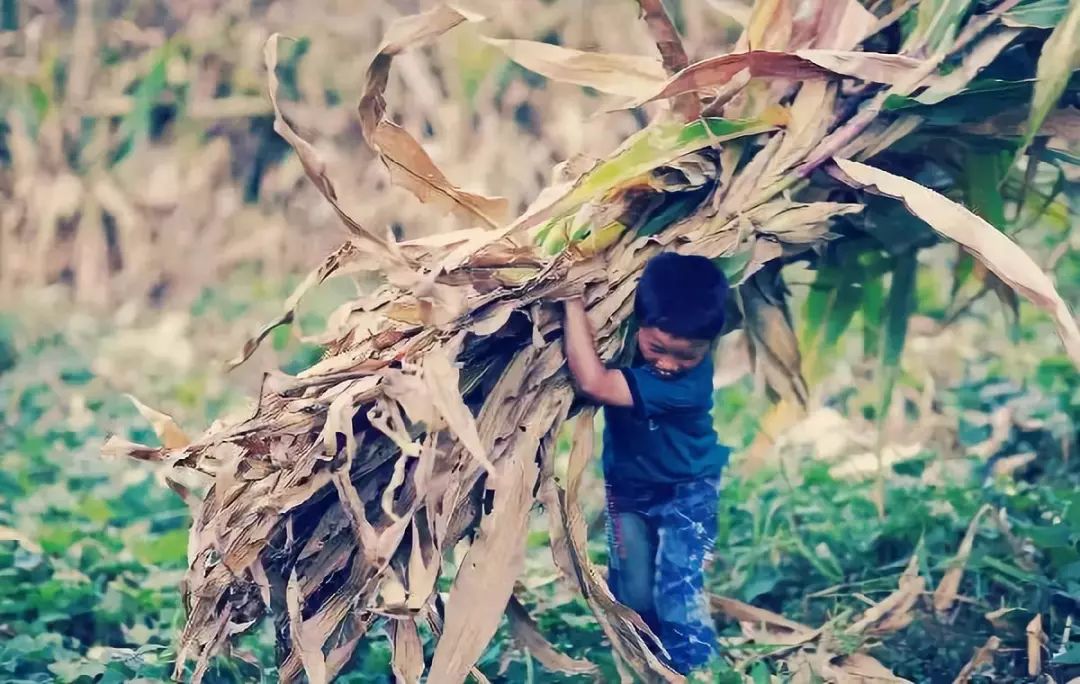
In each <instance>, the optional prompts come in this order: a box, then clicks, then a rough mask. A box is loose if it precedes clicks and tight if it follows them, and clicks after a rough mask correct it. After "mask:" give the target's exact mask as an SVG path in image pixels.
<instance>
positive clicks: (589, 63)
mask: <svg viewBox="0 0 1080 684" xmlns="http://www.w3.org/2000/svg"><path fill="white" fill-rule="evenodd" d="M484 42H486V43H488V44H490V45H493V46H495V47H497V48H498V49H499V50H501V51H502V52H503V54H505V55H506V56H507V57H509V58H510V59H512V60H513V61H515V62H517V63H518V64H520V65H521V66H523V67H525V68H526V69H529V70H530V71H535V72H536V73H538V74H541V75H543V76H546V77H548V78H550V79H552V80H555V81H561V82H563V83H573V84H575V85H580V86H587V87H589V88H595V89H596V90H599V91H600V92H602V93H610V94H612V95H624V96H626V97H633V98H640V97H642V96H644V95H646V94H647V93H651V92H655V91H656V90H657V89H658V88H659V87H660V86H661V85H662V84H663V83H664V80H665V79H666V75H665V73H664V68H663V66H662V65H661V64H660V62H659V61H657V60H656V58H654V57H644V56H640V55H620V54H607V53H598V52H583V51H581V50H574V49H572V48H565V47H562V46H559V45H551V44H549V43H538V42H535V41H531V40H509V39H507V40H504V39H499V38H484Z"/></svg>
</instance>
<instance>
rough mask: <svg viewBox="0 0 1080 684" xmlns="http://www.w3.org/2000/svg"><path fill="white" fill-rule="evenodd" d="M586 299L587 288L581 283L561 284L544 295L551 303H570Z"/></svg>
mask: <svg viewBox="0 0 1080 684" xmlns="http://www.w3.org/2000/svg"><path fill="white" fill-rule="evenodd" d="M584 298H585V286H584V285H582V284H581V283H560V284H559V285H556V286H555V288H553V289H552V290H551V291H550V292H548V293H547V294H546V295H544V299H545V300H547V301H549V302H568V301H571V300H574V299H584Z"/></svg>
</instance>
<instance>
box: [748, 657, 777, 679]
mask: <svg viewBox="0 0 1080 684" xmlns="http://www.w3.org/2000/svg"><path fill="white" fill-rule="evenodd" d="M750 678H751V679H752V680H753V682H754V684H769V682H771V681H772V675H771V674H770V673H769V666H768V665H766V664H765V661H763V660H759V661H757V662H756V663H754V667H753V668H751V670H750Z"/></svg>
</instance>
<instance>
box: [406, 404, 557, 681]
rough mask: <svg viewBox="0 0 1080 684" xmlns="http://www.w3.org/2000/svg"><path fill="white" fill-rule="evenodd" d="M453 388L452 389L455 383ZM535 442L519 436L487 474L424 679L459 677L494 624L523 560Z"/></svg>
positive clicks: (537, 437) (533, 479) (534, 470)
mask: <svg viewBox="0 0 1080 684" xmlns="http://www.w3.org/2000/svg"><path fill="white" fill-rule="evenodd" d="M453 391H455V392H456V391H457V388H456V386H455V387H454V388H453ZM535 429H536V428H535V427H531V428H526V431H535ZM519 439H521V438H519ZM539 440H540V435H534V439H522V441H521V442H520V443H519V446H518V448H516V449H514V451H513V452H512V453H511V454H509V455H508V456H506V457H505V458H503V460H501V461H500V462H499V464H498V466H497V470H496V471H495V473H493V475H492V476H491V477H492V479H493V480H494V481H495V482H494V483H497V484H496V487H495V497H494V503H493V505H492V511H491V513H489V514H488V515H485V516H484V517H483V518H482V519H481V521H480V529H479V533H478V534H477V537H476V540H475V541H474V542H473V544H472V546H471V547H470V549H469V551H468V553H467V555H466V557H465V558H464V560H463V562H462V565H461V568H460V569H459V570H458V574H457V577H456V578H455V579H454V585H453V587H452V588H451V589H450V596H449V598H448V600H447V605H446V623H445V626H444V629H443V634H442V636H441V637H440V638H439V643H438V645H437V646H436V647H435V655H434V656H433V658H432V661H431V672H430V674H429V677H428V678H429V680H430V681H433V682H446V683H447V684H455V683H457V682H463V681H465V677H466V676H467V675H468V673H469V670H470V669H471V668H472V666H473V664H474V663H475V662H476V659H477V658H478V657H479V656H480V654H481V653H482V652H483V650H484V647H485V646H487V643H488V641H489V640H490V639H491V637H492V636H493V635H494V634H495V630H496V629H497V628H498V626H499V619H500V618H501V617H502V614H503V611H504V610H505V608H506V602H507V601H508V600H509V598H510V595H511V593H512V592H513V589H514V583H515V582H516V581H517V578H518V576H519V575H520V573H521V569H522V567H523V564H524V561H525V537H526V532H527V528H528V522H529V511H530V510H531V508H532V503H533V495H532V492H533V484H534V483H535V482H536V477H537V475H538V470H537V467H536V461H535V458H534V454H535V451H536V446H537V445H538V444H539ZM526 451H528V453H526Z"/></svg>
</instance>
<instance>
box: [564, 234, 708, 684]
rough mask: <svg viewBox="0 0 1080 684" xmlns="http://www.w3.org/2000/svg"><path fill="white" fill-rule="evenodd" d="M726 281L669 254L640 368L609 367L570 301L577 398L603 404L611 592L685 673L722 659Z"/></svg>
mask: <svg viewBox="0 0 1080 684" xmlns="http://www.w3.org/2000/svg"><path fill="white" fill-rule="evenodd" d="M727 293H728V284H727V280H726V278H725V277H724V275H723V273H721V272H720V271H719V270H718V269H717V268H716V267H715V266H714V265H713V264H712V262H710V261H709V260H708V259H706V258H704V257H698V256H683V255H678V254H674V253H663V254H660V255H658V256H656V257H654V258H653V259H652V260H651V261H649V263H648V264H646V266H645V271H644V273H643V274H642V277H641V281H640V282H639V283H638V286H637V292H636V294H635V298H634V314H635V317H636V319H637V335H636V340H635V347H636V350H635V352H636V354H635V359H634V361H633V363H632V364H631V366H630V367H629V368H621V369H611V368H606V367H605V366H604V365H603V363H601V361H600V357H599V356H598V355H597V353H596V347H595V343H594V336H593V332H592V329H591V327H590V325H589V322H588V319H587V318H586V315H585V305H584V303H583V302H582V300H581V299H580V298H573V299H569V300H567V301H565V303H564V307H565V326H564V335H565V345H566V357H567V362H568V364H569V366H570V373H571V375H572V376H573V379H574V382H575V383H576V385H577V387H578V390H579V391H580V392H581V393H582V394H584V395H586V396H588V397H589V398H591V399H592V400H594V401H596V402H598V403H600V404H603V405H604V407H605V408H604V413H605V422H606V427H605V428H604V452H603V465H604V479H605V482H606V489H607V507H608V519H609V526H608V552H609V576H608V583H609V585H610V586H611V590H612V592H613V593H614V594H615V597H616V598H617V599H618V600H619V601H620V602H622V603H623V604H625V605H627V606H629V607H630V608H633V609H634V610H635V611H637V612H638V614H640V615H641V617H642V618H643V619H644V620H645V622H646V623H647V624H648V625H649V627H651V628H652V630H653V631H654V632H655V633H656V634H657V636H658V637H659V638H660V641H661V643H663V645H664V649H665V650H666V651H667V653H668V655H669V657H670V664H671V666H672V668H673V669H675V670H677V671H678V672H680V673H682V674H689V673H691V672H692V671H694V670H697V669H699V668H701V667H703V666H705V665H706V664H707V663H709V661H710V660H712V658H713V657H714V656H715V655H716V648H717V646H716V633H715V630H714V628H713V622H712V619H711V617H710V616H709V613H708V610H707V607H706V597H705V595H704V565H705V562H706V558H707V557H708V556H709V555H710V554H711V551H712V548H713V543H714V541H715V537H716V507H717V501H718V496H719V490H718V487H719V482H720V471H721V470H722V469H723V467H724V465H725V464H726V462H727V459H728V453H729V450H728V449H727V448H725V447H723V446H721V445H719V444H718V443H717V435H716V431H715V430H714V429H713V424H712V417H711V415H710V412H711V410H712V395H713V385H712V379H713V364H712V359H711V351H712V347H713V342H714V340H715V339H716V338H717V337H718V336H719V335H720V333H721V331H722V330H723V327H724V305H725V300H726V299H727Z"/></svg>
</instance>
